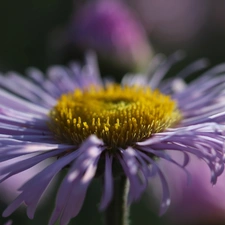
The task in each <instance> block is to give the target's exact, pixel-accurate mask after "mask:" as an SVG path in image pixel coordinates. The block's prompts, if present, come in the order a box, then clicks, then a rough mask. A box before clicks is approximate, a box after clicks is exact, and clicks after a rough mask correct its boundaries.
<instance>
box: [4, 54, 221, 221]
mask: <svg viewBox="0 0 225 225" xmlns="http://www.w3.org/2000/svg"><path fill="white" fill-rule="evenodd" d="M181 58H182V57H181V55H180V54H179V53H178V54H175V55H173V56H172V57H170V58H169V59H168V60H160V63H158V66H156V65H155V66H154V68H155V70H154V72H151V73H148V75H126V76H125V77H124V78H123V79H122V81H121V84H115V83H113V82H109V81H107V80H102V79H101V78H100V75H99V73H98V70H97V66H96V63H95V62H94V60H93V57H88V60H87V64H86V65H85V66H84V67H80V66H79V65H78V64H77V63H72V64H71V65H70V67H68V68H65V67H62V66H54V67H51V68H49V69H48V71H47V77H45V76H44V75H43V74H42V73H41V72H40V71H39V70H37V69H34V68H30V69H29V70H28V75H29V76H28V78H23V77H22V76H20V75H19V74H16V73H14V72H11V73H9V74H7V76H1V77H0V85H1V87H2V88H1V90H0V105H1V106H0V120H1V128H0V143H1V156H0V161H1V162H4V161H8V160H12V159H14V158H19V157H24V156H25V157H26V159H22V160H21V161H18V162H16V163H12V164H10V165H9V164H8V165H7V166H5V167H4V169H2V170H1V171H0V174H1V180H0V181H1V182H2V181H4V180H6V179H7V178H9V177H11V176H13V175H14V174H18V173H20V172H22V171H24V170H27V169H29V168H31V167H33V166H34V165H36V164H38V163H40V162H42V161H44V160H46V159H49V158H53V159H55V161H54V162H53V163H51V164H50V165H48V166H47V167H45V168H43V170H42V171H41V172H39V173H38V174H37V175H35V176H34V177H33V178H31V179H30V180H29V181H28V182H26V183H25V184H24V185H23V186H22V187H21V188H20V189H19V190H20V191H21V194H20V195H19V196H18V197H17V198H16V199H15V200H14V201H13V202H12V203H11V204H10V205H9V206H8V207H7V208H6V210H5V211H4V212H3V216H9V215H10V214H11V213H12V212H13V211H15V210H16V209H17V208H18V207H19V205H20V204H21V203H23V202H25V204H26V205H27V214H28V217H29V218H33V216H34V213H35V210H36V207H37V205H38V201H39V200H40V198H41V196H42V194H43V192H44V191H45V190H46V189H47V186H48V185H49V183H50V182H51V180H52V179H53V178H54V177H55V176H56V174H58V173H59V172H60V171H61V170H63V169H64V168H68V172H67V175H66V176H65V178H64V180H63V181H62V183H61V185H60V187H59V189H58V193H57V197H56V202H55V208H54V210H53V213H52V216H51V218H50V221H49V224H50V225H51V224H54V223H55V222H56V221H57V220H58V219H60V224H61V225H62V224H68V223H69V221H70V219H71V218H73V217H75V216H76V215H77V214H78V213H79V211H80V209H81V207H82V204H83V201H84V198H85V195H86V191H87V188H88V186H89V184H90V182H91V181H92V180H93V179H94V178H95V177H99V176H102V177H103V180H104V184H103V194H102V199H101V202H100V210H105V209H107V207H108V205H109V204H111V201H112V199H113V198H114V197H115V194H114V193H113V192H114V191H115V189H113V187H114V186H113V182H114V179H115V178H116V177H120V176H124V175H125V176H126V177H127V179H128V181H129V191H128V204H130V203H131V202H133V201H135V200H138V199H139V198H140V197H141V195H142V193H143V192H144V191H145V189H146V187H147V185H148V181H149V180H150V179H151V178H152V177H153V176H158V177H159V178H160V181H161V184H162V190H163V191H162V204H161V213H164V212H165V211H166V209H167V207H168V206H169V204H170V196H169V189H168V184H167V181H166V179H165V176H164V174H163V172H162V171H161V169H160V167H159V166H158V161H160V159H161V158H163V159H165V160H167V161H168V162H170V163H173V164H175V165H177V167H179V168H180V169H181V170H183V171H184V172H186V173H187V171H186V169H185V166H186V165H187V164H188V162H189V160H190V157H189V154H192V155H194V156H197V157H198V158H199V159H201V160H202V161H204V162H205V163H206V164H207V165H208V167H209V168H210V171H211V182H212V183H215V182H216V179H217V176H219V175H220V174H221V173H222V171H223V169H224V168H223V155H224V152H223V149H224V144H223V143H224V136H223V132H224V128H225V127H224V121H225V113H224V107H225V103H224V91H223V90H224V86H225V82H224V81H225V76H224V75H220V76H219V74H220V73H223V72H224V70H225V65H220V66H217V67H215V68H213V69H211V70H209V71H207V72H205V73H204V74H203V75H202V76H201V77H200V78H198V79H196V80H195V81H193V82H191V83H190V84H186V83H185V81H184V79H185V78H186V77H187V76H189V75H190V74H191V73H192V72H194V71H197V70H200V69H202V68H204V66H205V63H204V60H200V61H197V62H195V63H193V64H192V65H190V66H188V67H187V68H186V69H184V70H183V71H181V73H179V74H178V75H177V77H175V78H172V79H170V80H165V81H163V80H162V79H163V77H164V75H165V74H166V72H167V70H168V69H169V67H171V65H172V64H173V63H175V62H177V61H179V60H180V59H181ZM157 59H158V57H156V60H154V61H153V64H154V62H158V61H157ZM151 68H152V67H151ZM216 75H218V76H216ZM164 150H168V151H169V152H171V151H178V152H180V153H181V154H182V155H183V160H182V163H179V162H176V161H175V160H174V159H173V158H172V157H170V155H169V154H167V153H166V152H165V151H164Z"/></svg>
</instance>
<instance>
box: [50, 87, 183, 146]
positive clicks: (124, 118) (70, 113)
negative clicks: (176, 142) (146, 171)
mask: <svg viewBox="0 0 225 225" xmlns="http://www.w3.org/2000/svg"><path fill="white" fill-rule="evenodd" d="M49 117H50V121H49V128H50V130H51V131H52V132H53V134H54V136H55V138H56V139H57V140H58V141H60V142H62V143H68V144H75V145H79V144H81V143H82V142H83V141H84V140H85V139H86V138H88V136H90V135H91V134H95V135H96V136H97V137H98V138H100V139H102V140H103V142H104V143H105V145H106V147H107V148H109V149H118V148H126V147H127V146H132V145H135V143H136V142H138V141H142V140H145V139H147V138H149V137H150V136H151V135H153V134H155V133H159V132H162V131H163V130H165V129H166V128H168V127H170V126H172V125H174V124H175V123H176V122H178V121H179V120H180V118H181V114H180V112H179V110H178V108H177V105H176V102H175V101H174V100H172V99H171V98H170V96H167V95H164V94H162V93H161V92H160V91H158V90H151V89H150V88H149V87H143V86H120V85H118V84H111V85H108V86H106V87H95V86H93V87H89V89H85V90H81V89H76V90H75V91H74V92H73V93H67V94H63V95H62V96H61V97H60V98H59V100H58V102H57V104H56V105H55V106H54V107H53V108H52V109H51V111H50V114H49Z"/></svg>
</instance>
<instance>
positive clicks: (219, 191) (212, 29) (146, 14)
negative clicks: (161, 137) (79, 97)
mask: <svg viewBox="0 0 225 225" xmlns="http://www.w3.org/2000/svg"><path fill="white" fill-rule="evenodd" d="M0 13H1V14H0V15H1V19H0V28H1V33H0V71H2V72H6V71H9V70H15V71H18V72H19V73H21V74H24V76H26V72H25V71H26V69H27V68H28V67H30V66H34V67H37V68H39V69H41V70H42V71H45V70H46V69H47V68H48V67H49V66H50V65H52V64H64V65H67V64H68V63H69V62H70V61H72V60H79V61H81V62H82V61H83V60H84V57H85V53H86V52H87V51H89V50H92V51H95V52H96V53H97V56H98V60H99V67H100V71H101V73H102V74H103V76H106V75H111V76H112V77H114V78H115V79H116V80H119V79H120V78H121V76H122V75H123V74H124V73H128V72H144V71H146V69H147V68H148V65H149V62H150V61H151V59H152V58H153V57H154V55H155V54H157V53H163V54H165V55H170V54H172V53H174V52H176V51H177V50H180V49H181V50H184V51H185V52H186V55H187V57H186V59H185V60H184V61H183V62H182V63H180V64H179V68H181V67H183V66H185V65H187V64H188V63H189V62H191V61H193V60H196V59H199V58H208V59H209V60H210V62H211V65H212V66H213V65H215V64H218V63H221V62H224V61H225V1H223V0H218V1H213V0H198V1H196V0H117V1H116V0H89V1H88V0H85V1H84V0H82V1H81V0H74V1H72V0H67V1H63V0H48V1H44V0H21V1H10V0H8V1H0ZM175 71H176V70H174V71H173V73H175ZM170 75H171V76H173V74H170ZM174 157H179V156H174ZM160 164H161V167H162V170H164V172H165V174H166V176H167V178H168V180H169V185H170V189H171V195H172V205H171V207H170V209H169V211H168V212H167V213H166V214H165V215H164V216H162V217H159V216H158V212H159V201H160V187H159V184H158V181H157V180H153V181H152V183H151V185H150V187H149V191H148V193H146V196H143V198H142V199H141V201H140V202H138V203H135V204H133V205H132V207H131V221H132V223H131V225H136V224H141V225H149V224H158V225H168V224H171V225H174V224H177V225H180V224H192V225H203V224H204V225H206V224H207V225H219V224H225V180H224V179H225V177H224V176H225V175H222V176H221V177H220V179H219V182H218V184H217V185H216V186H214V187H212V186H211V184H210V183H209V180H210V174H209V171H208V169H207V168H205V166H204V165H202V164H201V163H200V162H199V161H198V160H195V159H193V160H192V163H191V164H190V165H189V166H188V167H189V170H190V171H191V172H192V174H194V176H193V182H192V184H191V185H189V186H187V185H186V180H185V175H184V174H183V173H182V172H181V173H180V172H177V170H179V169H177V168H173V167H172V166H170V165H167V164H166V163H165V162H160ZM32 173H35V171H32V172H31V176H32ZM63 173H64V171H62V174H61V177H58V179H57V180H56V181H55V183H54V187H52V190H51V192H48V193H47V194H46V196H44V200H43V203H42V204H41V205H40V206H39V208H38V211H37V213H36V214H35V218H34V220H29V219H28V218H27V217H26V215H25V208H23V207H22V208H21V210H20V211H17V212H16V213H14V214H13V215H12V217H11V218H12V219H13V220H14V221H15V224H16V225H17V224H24V225H27V224H31V225H36V224H47V221H48V218H49V216H50V214H51V211H52V208H53V205H54V196H55V194H56V190H57V187H58V186H59V185H58V184H59V182H60V180H61V179H62V177H63ZM223 178H224V179H223ZM20 179H22V178H20V177H18V178H17V179H14V181H12V182H11V183H10V182H9V183H8V184H7V183H5V184H4V185H5V186H3V185H2V186H0V199H1V205H0V209H1V211H3V209H4V208H5V207H6V204H7V203H8V201H11V199H10V198H9V199H8V198H6V195H9V196H13V194H12V193H11V192H9V188H10V187H12V186H13V187H14V186H15V187H17V186H19V185H21V184H20V182H19V183H17V180H20ZM22 180H23V179H22ZM15 187H14V192H15ZM100 194H101V186H100V183H99V181H97V180H96V181H94V182H93V184H92V185H91V188H89V192H88V196H87V198H86V201H85V204H84V207H83V209H82V211H81V213H80V214H79V216H78V217H76V218H75V219H74V220H72V221H71V223H70V224H78V225H79V224H82V225H83V224H85V225H88V224H102V219H101V214H100V213H99V212H98V202H99V199H100ZM1 196H2V197H1ZM74 204H75V203H74ZM5 221H7V219H3V218H0V224H3V222H5Z"/></svg>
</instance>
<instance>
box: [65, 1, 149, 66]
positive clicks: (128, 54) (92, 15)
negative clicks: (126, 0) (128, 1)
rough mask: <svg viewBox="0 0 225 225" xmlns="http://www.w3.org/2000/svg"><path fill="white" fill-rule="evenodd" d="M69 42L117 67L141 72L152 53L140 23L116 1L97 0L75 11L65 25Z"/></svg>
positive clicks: (123, 5) (125, 7) (126, 8)
mask: <svg viewBox="0 0 225 225" xmlns="http://www.w3.org/2000/svg"><path fill="white" fill-rule="evenodd" d="M67 36H68V37H67V39H68V41H69V42H70V43H71V44H72V45H75V46H77V47H79V48H81V49H88V50H89V49H93V50H95V51H96V52H97V53H98V54H99V56H100V57H101V58H103V59H104V60H111V61H112V62H115V63H116V65H121V66H125V67H128V68H138V69H140V68H141V69H142V68H143V67H146V66H147V65H148V62H149V60H150V57H151V55H152V50H151V48H150V45H149V43H148V38H147V35H146V33H145V30H144V29H143V26H142V24H141V23H140V22H139V21H138V19H137V18H136V17H135V15H134V13H133V12H132V10H130V9H129V7H128V6H127V5H125V4H123V3H121V2H119V1H102V0H99V1H96V2H93V3H89V4H85V5H83V6H82V7H81V8H80V9H79V10H78V11H76V12H75V13H74V15H73V17H72V19H71V22H70V24H69V26H68V34H67Z"/></svg>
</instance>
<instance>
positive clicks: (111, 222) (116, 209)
mask: <svg viewBox="0 0 225 225" xmlns="http://www.w3.org/2000/svg"><path fill="white" fill-rule="evenodd" d="M128 185H129V183H128V181H127V178H126V177H125V176H121V177H119V178H115V179H114V195H113V199H112V202H111V203H110V205H109V206H108V208H107V209H106V211H105V225H115V224H116V225H129V219H128V217H129V206H128V205H127V195H128Z"/></svg>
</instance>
